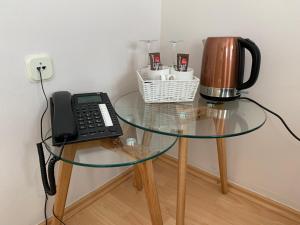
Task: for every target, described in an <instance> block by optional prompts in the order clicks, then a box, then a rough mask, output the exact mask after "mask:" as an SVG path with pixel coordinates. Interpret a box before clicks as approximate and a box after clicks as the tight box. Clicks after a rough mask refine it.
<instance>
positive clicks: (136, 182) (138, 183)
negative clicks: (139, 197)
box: [133, 165, 143, 191]
mask: <svg viewBox="0 0 300 225" xmlns="http://www.w3.org/2000/svg"><path fill="white" fill-rule="evenodd" d="M133 186H134V187H135V188H136V189H137V190H138V191H141V190H143V178H142V175H141V173H140V170H139V168H138V166H137V165H135V166H134V167H133Z"/></svg>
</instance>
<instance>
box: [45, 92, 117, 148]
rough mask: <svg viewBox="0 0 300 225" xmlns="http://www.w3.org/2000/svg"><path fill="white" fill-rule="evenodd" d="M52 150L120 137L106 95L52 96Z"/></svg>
mask: <svg viewBox="0 0 300 225" xmlns="http://www.w3.org/2000/svg"><path fill="white" fill-rule="evenodd" d="M50 102H51V103H50V108H51V125H52V141H53V145H54V146H60V145H63V144H68V143H75V142H82V141H88V140H94V139H99V138H105V137H117V136H120V135H122V129H121V126H120V124H119V121H118V118H117V115H116V112H115V111H114V108H113V106H112V104H111V102H110V100H109V98H108V96H107V94H106V93H102V92H97V93H86V94H75V95H73V96H72V95H71V94H70V93H69V92H67V91H60V92H55V93H54V94H53V95H52V98H51V99H50Z"/></svg>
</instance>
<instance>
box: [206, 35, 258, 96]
mask: <svg viewBox="0 0 300 225" xmlns="http://www.w3.org/2000/svg"><path fill="white" fill-rule="evenodd" d="M245 49H247V50H248V51H249V52H250V54H251V56H252V67H251V74H250V77H249V80H248V81H246V82H244V81H243V78H244V67H245ZM259 68H260V51H259V48H258V47H257V46H256V45H255V43H254V42H252V41H251V40H249V39H243V38H241V37H209V38H207V39H206V41H205V46H204V52H203V57H202V68H201V82H200V94H201V95H202V96H203V97H204V98H206V99H209V100H214V101H228V100H233V99H235V98H237V97H239V96H240V91H241V90H243V89H247V88H249V87H251V86H253V85H254V84H255V82H256V80H257V77H258V74H259Z"/></svg>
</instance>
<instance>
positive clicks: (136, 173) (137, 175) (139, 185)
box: [133, 131, 152, 191]
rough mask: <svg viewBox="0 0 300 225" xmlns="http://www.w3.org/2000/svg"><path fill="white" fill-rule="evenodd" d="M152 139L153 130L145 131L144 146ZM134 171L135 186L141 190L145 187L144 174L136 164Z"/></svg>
mask: <svg viewBox="0 0 300 225" xmlns="http://www.w3.org/2000/svg"><path fill="white" fill-rule="evenodd" d="M151 139H152V132H148V131H144V133H143V139H142V144H143V146H149V145H150V142H151ZM133 173H134V177H133V186H134V187H135V188H136V189H137V190H138V191H141V190H142V189H143V181H142V176H141V174H140V171H139V169H138V168H137V165H135V166H134V168H133Z"/></svg>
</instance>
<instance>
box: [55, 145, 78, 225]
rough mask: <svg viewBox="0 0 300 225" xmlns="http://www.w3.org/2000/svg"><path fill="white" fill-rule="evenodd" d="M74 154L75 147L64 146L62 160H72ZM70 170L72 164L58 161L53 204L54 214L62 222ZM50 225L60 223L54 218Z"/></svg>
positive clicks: (58, 224)
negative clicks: (56, 183) (57, 175)
mask: <svg viewBox="0 0 300 225" xmlns="http://www.w3.org/2000/svg"><path fill="white" fill-rule="evenodd" d="M75 154H76V149H75V145H66V146H65V148H64V151H63V158H65V159H68V160H74V157H75ZM72 168H73V164H71V163H66V162H63V161H60V165H59V178H58V185H57V193H56V196H55V202H54V214H55V215H56V216H57V218H59V219H60V220H61V221H62V220H63V217H64V210H65V205H66V200H67V195H68V190H69V184H70V179H71V174H72ZM52 225H61V223H60V222H59V221H58V220H57V219H56V218H54V219H53V223H52Z"/></svg>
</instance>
